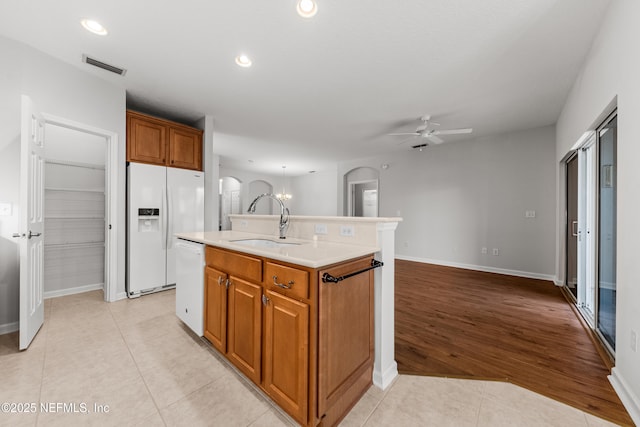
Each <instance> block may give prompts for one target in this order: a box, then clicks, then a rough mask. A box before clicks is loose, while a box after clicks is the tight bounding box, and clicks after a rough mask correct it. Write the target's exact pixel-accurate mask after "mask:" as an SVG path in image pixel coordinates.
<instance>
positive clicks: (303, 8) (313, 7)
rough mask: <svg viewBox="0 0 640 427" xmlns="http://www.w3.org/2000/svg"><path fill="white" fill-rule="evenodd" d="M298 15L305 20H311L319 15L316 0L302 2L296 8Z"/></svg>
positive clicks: (302, 0) (303, 0) (301, 0)
mask: <svg viewBox="0 0 640 427" xmlns="http://www.w3.org/2000/svg"><path fill="white" fill-rule="evenodd" d="M296 10H297V11H298V15H300V16H302V17H303V18H311V17H312V16H314V15H315V14H316V13H318V5H317V4H316V2H315V1H314V0H300V1H299V2H298V5H297V6H296Z"/></svg>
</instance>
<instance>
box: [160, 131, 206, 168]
mask: <svg viewBox="0 0 640 427" xmlns="http://www.w3.org/2000/svg"><path fill="white" fill-rule="evenodd" d="M168 166H172V167H176V168H185V169H195V170H202V131H199V130H196V129H193V130H191V129H185V128H170V129H169V163H168Z"/></svg>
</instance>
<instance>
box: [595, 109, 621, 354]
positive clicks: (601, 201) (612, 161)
mask: <svg viewBox="0 0 640 427" xmlns="http://www.w3.org/2000/svg"><path fill="white" fill-rule="evenodd" d="M617 140H618V119H617V116H616V115H614V116H613V117H610V118H609V120H608V121H607V122H605V123H604V125H603V126H602V127H601V128H600V129H598V147H599V152H598V170H599V172H600V177H599V178H600V179H599V186H598V187H599V197H598V316H597V330H598V332H599V333H600V334H601V335H602V337H603V338H604V339H605V341H606V342H607V343H608V344H609V345H610V346H611V349H612V350H615V347H616V341H615V339H616V234H617V233H616V232H617V227H616V214H617V209H616V199H617V197H616V187H617V185H616V158H617Z"/></svg>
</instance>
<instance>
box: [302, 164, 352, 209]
mask: <svg viewBox="0 0 640 427" xmlns="http://www.w3.org/2000/svg"><path fill="white" fill-rule="evenodd" d="M337 180H338V172H337V168H331V169H327V170H323V171H317V172H315V173H310V174H305V175H301V176H296V177H294V178H293V179H292V180H291V190H290V192H291V194H292V195H293V197H292V198H291V200H290V204H291V213H292V214H295V215H311V216H334V215H340V214H339V213H338V199H337V197H336V186H337Z"/></svg>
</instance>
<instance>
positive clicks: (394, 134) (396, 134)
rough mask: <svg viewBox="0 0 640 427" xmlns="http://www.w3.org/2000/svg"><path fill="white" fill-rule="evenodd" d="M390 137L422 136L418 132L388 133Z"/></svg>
mask: <svg viewBox="0 0 640 427" xmlns="http://www.w3.org/2000/svg"><path fill="white" fill-rule="evenodd" d="M387 135H390V136H398V135H412V136H420V134H419V133H418V132H404V133H388V134H387Z"/></svg>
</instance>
